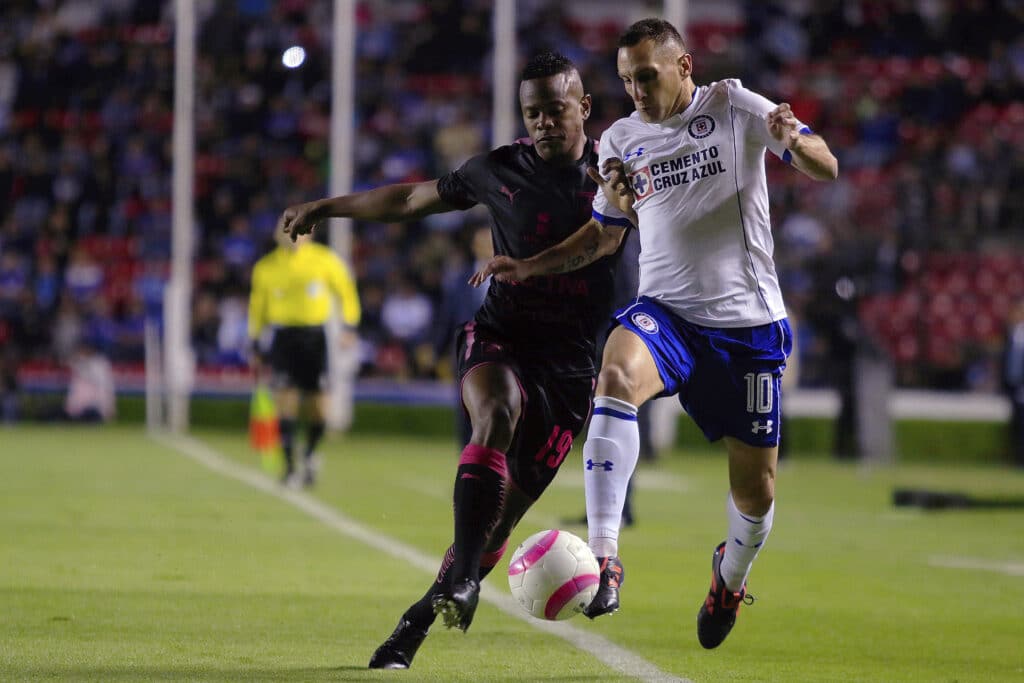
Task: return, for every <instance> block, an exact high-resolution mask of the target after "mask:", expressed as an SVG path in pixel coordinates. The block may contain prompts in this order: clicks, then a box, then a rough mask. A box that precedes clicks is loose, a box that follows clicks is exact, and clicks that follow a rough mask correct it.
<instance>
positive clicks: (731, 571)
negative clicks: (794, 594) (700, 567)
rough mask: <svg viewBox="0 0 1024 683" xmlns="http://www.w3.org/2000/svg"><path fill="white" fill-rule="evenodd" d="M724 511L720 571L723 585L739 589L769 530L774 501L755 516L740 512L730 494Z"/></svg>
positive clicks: (770, 528) (744, 581)
mask: <svg viewBox="0 0 1024 683" xmlns="http://www.w3.org/2000/svg"><path fill="white" fill-rule="evenodd" d="M726 511H727V513H728V515H729V538H728V540H727V541H726V546H725V555H724V557H723V558H722V564H721V566H720V571H721V572H722V579H723V580H724V581H725V585H726V587H727V588H728V589H729V590H731V591H739V590H740V589H741V588H743V586H744V584H746V582H747V575H748V574H749V573H750V567H751V565H753V564H754V558H755V557H757V553H758V552H759V551H760V550H761V547H762V546H763V545H764V542H765V540H766V539H767V538H768V533H769V532H770V531H771V530H772V520H773V519H774V517H775V503H774V502H773V503H772V505H771V507H769V508H768V512H766V513H765V514H764V515H763V516H760V517H756V516H754V515H748V514H746V513H743V512H740V511H739V509H738V508H737V507H736V503H735V502H733V499H732V494H731V493H730V494H729V499H728V501H726Z"/></svg>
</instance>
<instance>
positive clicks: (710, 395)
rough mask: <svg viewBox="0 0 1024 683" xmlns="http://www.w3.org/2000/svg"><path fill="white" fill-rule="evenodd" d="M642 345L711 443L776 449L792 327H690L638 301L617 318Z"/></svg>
mask: <svg viewBox="0 0 1024 683" xmlns="http://www.w3.org/2000/svg"><path fill="white" fill-rule="evenodd" d="M615 319H616V321H617V322H618V324H620V325H622V326H623V327H625V328H626V329H628V330H630V331H631V332H633V333H634V334H636V335H637V336H638V337H640V339H641V340H643V342H644V344H646V345H647V349H648V350H649V351H650V353H651V356H652V357H653V358H654V363H655V365H656V366H657V368H658V373H659V374H660V375H661V381H662V382H663V383H664V384H665V390H664V391H663V392H662V393H661V394H660V395H661V396H672V395H675V394H678V396H679V402H680V403H681V404H682V406H683V409H684V410H685V411H686V412H687V414H689V415H690V417H691V418H693V421H694V422H696V423H697V426H698V427H700V429H701V431H702V432H704V436H706V437H707V438H708V440H709V441H717V440H718V439H720V438H722V437H723V436H731V437H733V438H736V439H739V440H740V441H742V442H744V443H747V444H750V445H751V446H758V447H762V448H769V447H771V446H777V445H778V444H779V428H780V417H781V410H782V406H781V402H782V386H781V381H782V371H783V370H784V369H785V368H786V358H787V357H788V356H789V354H790V352H791V351H792V350H793V333H792V331H791V330H790V328H789V323H788V322H787V321H786V320H785V319H782V320H777V321H775V322H772V323H768V324H766V325H758V326H757V327H733V328H719V327H704V326H702V325H694V324H693V323H689V322H687V321H685V320H683V319H682V318H680V317H679V316H677V315H675V314H673V313H671V312H670V311H669V310H668V309H666V308H665V307H663V306H662V305H660V304H659V303H657V302H656V301H655V300H653V299H650V298H648V297H645V296H642V297H640V298H639V299H637V300H636V302H635V303H633V304H632V305H630V306H627V307H625V308H623V309H622V310H620V311H619V312H618V313H616V315H615Z"/></svg>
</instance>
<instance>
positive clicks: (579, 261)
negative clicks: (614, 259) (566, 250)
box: [556, 235, 601, 273]
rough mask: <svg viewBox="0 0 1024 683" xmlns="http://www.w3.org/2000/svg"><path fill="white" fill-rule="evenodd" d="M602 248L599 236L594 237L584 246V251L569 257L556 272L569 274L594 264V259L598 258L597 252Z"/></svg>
mask: <svg viewBox="0 0 1024 683" xmlns="http://www.w3.org/2000/svg"><path fill="white" fill-rule="evenodd" d="M600 246H601V243H600V240H599V239H598V237H597V235H594V236H592V237H591V238H590V239H589V240H588V241H587V242H585V243H584V244H583V249H582V251H581V252H580V253H578V254H572V255H570V256H568V257H567V258H566V259H565V260H564V261H563V262H562V265H561V266H560V267H559V268H558V270H557V271H556V272H559V273H568V272H570V271H573V270H578V269H579V268H582V267H583V266H585V265H587V264H589V263H591V262H593V261H594V259H595V258H597V251H598V249H599V248H600Z"/></svg>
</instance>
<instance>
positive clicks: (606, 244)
mask: <svg viewBox="0 0 1024 683" xmlns="http://www.w3.org/2000/svg"><path fill="white" fill-rule="evenodd" d="M625 234H626V228H623V227H619V226H617V225H608V226H605V225H602V224H601V223H599V222H597V221H596V220H594V219H590V220H589V221H587V222H586V223H585V224H584V225H583V227H582V228H580V229H579V230H577V231H576V232H574V233H573V234H571V235H569V236H568V237H566V238H565V239H564V240H562V241H561V242H559V243H558V244H556V245H555V246H553V247H549V248H547V249H545V250H544V251H542V252H540V253H539V254H535V255H534V256H531V257H530V258H526V259H515V258H512V257H510V256H495V257H494V258H492V259H491V260H490V261H488V262H487V264H486V265H484V267H483V268H481V269H480V270H478V271H477V272H476V273H474V274H473V277H471V278H469V284H471V285H473V286H474V287H479V286H480V285H482V284H483V283H484V282H485V281H486V280H487V278H488V277H490V276H492V275H493V276H494V277H496V278H497V279H499V280H501V281H503V282H508V281H513V280H515V281H522V280H525V279H527V278H531V277H535V276H537V275H549V274H552V273H567V272H569V271H572V270H579V269H580V268H583V267H584V266H587V265H589V264H591V263H593V262H594V261H596V260H597V259H599V258H601V257H603V256H608V255H609V254H612V253H614V252H615V250H616V249H618V248H619V245H620V244H621V243H622V238H623V236H624V235H625Z"/></svg>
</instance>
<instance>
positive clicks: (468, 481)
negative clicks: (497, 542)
mask: <svg viewBox="0 0 1024 683" xmlns="http://www.w3.org/2000/svg"><path fill="white" fill-rule="evenodd" d="M504 502H505V479H504V477H503V476H502V474H500V473H498V472H496V471H495V470H494V469H492V468H491V467H488V466H487V465H483V464H477V463H463V464H461V465H459V469H458V471H457V472H456V476H455V494H454V503H455V544H454V549H455V555H454V558H453V559H452V569H451V576H452V578H453V580H456V581H458V580H462V579H474V580H477V581H479V580H480V558H481V556H482V555H483V552H484V545H486V543H487V537H488V535H489V534H490V532H491V529H492V528H493V527H494V524H495V522H497V520H498V517H499V516H500V515H501V508H502V505H503V504H504Z"/></svg>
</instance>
